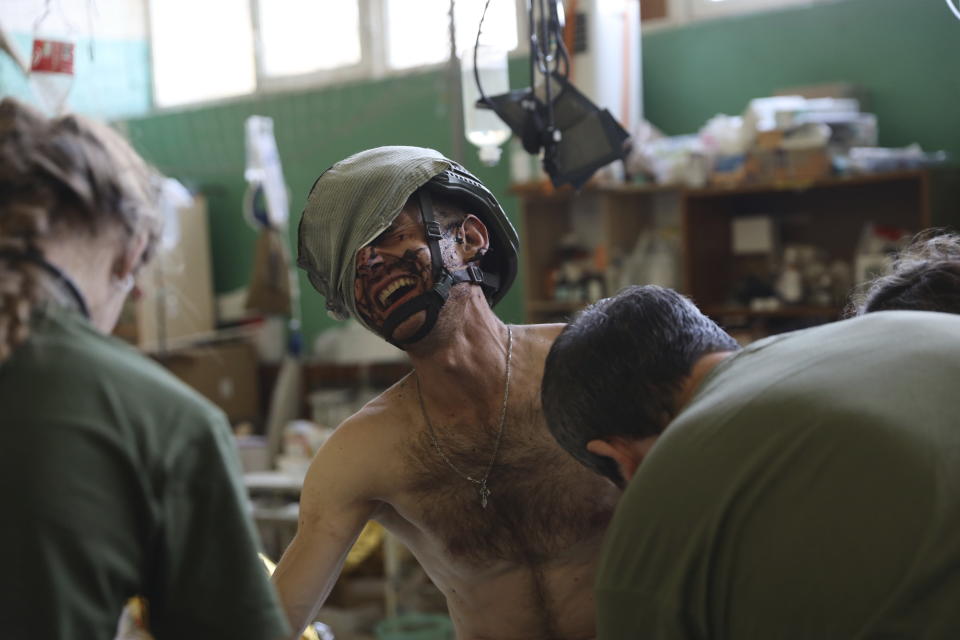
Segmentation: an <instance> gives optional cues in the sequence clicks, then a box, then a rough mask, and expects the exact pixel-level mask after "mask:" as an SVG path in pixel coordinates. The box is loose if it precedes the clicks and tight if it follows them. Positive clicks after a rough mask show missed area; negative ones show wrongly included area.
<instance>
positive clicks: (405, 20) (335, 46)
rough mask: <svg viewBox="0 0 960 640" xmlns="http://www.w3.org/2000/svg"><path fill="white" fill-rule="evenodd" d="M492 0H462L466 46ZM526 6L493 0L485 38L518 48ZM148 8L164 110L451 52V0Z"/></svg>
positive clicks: (175, 1) (226, 2) (187, 3)
mask: <svg viewBox="0 0 960 640" xmlns="http://www.w3.org/2000/svg"><path fill="white" fill-rule="evenodd" d="M0 1H2V0H0ZM485 2H486V0H457V2H456V4H455V7H456V9H455V15H454V17H455V25H456V32H457V50H458V51H463V50H465V49H467V48H469V47H470V46H472V45H473V43H474V41H475V40H476V37H477V27H478V26H479V23H480V15H481V13H482V11H483V7H484V4H485ZM525 6H526V0H490V5H489V8H488V10H487V16H486V19H485V20H484V24H483V32H484V40H485V41H488V42H489V41H492V42H496V43H497V44H499V45H500V46H502V47H503V48H504V49H505V50H507V51H512V50H514V49H516V48H517V45H518V28H517V15H518V11H519V8H520V7H525ZM149 9H150V29H151V50H152V56H153V80H154V101H155V103H156V105H157V106H160V107H170V106H176V105H183V104H187V103H195V102H202V101H208V100H215V99H220V98H227V97H231V96H239V95H244V94H249V93H253V92H255V91H257V90H264V89H271V88H277V87H281V86H291V85H300V86H303V85H304V84H307V83H313V84H320V83H322V82H325V81H326V82H329V81H332V80H343V79H347V78H361V77H364V76H367V77H370V76H375V75H383V74H387V73H392V72H393V73H395V72H398V71H404V70H408V69H412V68H416V67H420V66H425V65H432V64H437V63H441V62H443V61H445V60H446V59H447V58H448V57H449V55H450V43H449V40H450V36H449V33H450V28H449V25H448V20H449V10H450V0H149Z"/></svg>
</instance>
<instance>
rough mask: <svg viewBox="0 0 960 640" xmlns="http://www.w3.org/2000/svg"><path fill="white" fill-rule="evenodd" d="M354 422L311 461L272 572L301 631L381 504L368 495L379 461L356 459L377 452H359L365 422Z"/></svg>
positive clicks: (295, 627) (292, 623) (288, 612)
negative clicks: (291, 528) (289, 534)
mask: <svg viewBox="0 0 960 640" xmlns="http://www.w3.org/2000/svg"><path fill="white" fill-rule="evenodd" d="M350 422H351V420H348V421H347V422H345V423H344V424H343V425H342V426H341V427H340V428H339V429H337V431H336V432H335V433H334V434H333V435H332V436H331V437H330V439H329V440H328V441H327V442H326V443H325V444H324V445H323V447H321V448H320V450H319V451H318V452H317V454H316V456H315V457H314V459H313V461H312V462H311V463H310V470H309V471H308V472H307V476H306V478H305V480H304V484H303V491H302V493H301V496H300V519H299V523H298V525H297V534H296V536H295V537H294V539H293V542H291V543H290V546H289V547H287V549H286V551H284V553H283V557H282V558H281V559H280V563H279V564H278V565H277V570H276V571H275V572H274V574H273V582H274V585H275V586H276V588H277V591H278V593H279V594H280V601H281V603H282V604H283V609H284V611H285V612H286V615H287V620H288V621H289V623H290V626H291V628H292V629H293V630H294V631H295V632H296V634H297V635H298V634H299V633H300V632H301V631H302V630H303V628H304V627H305V626H307V625H308V624H309V623H311V622H312V621H313V620H314V618H315V617H316V615H317V611H318V610H319V609H320V607H321V606H322V605H323V603H324V601H325V600H326V599H327V596H328V595H330V590H331V589H333V585H334V584H335V583H336V581H337V578H338V576H339V575H340V570H341V569H342V568H343V562H344V560H345V559H346V557H347V554H348V553H349V552H350V548H351V547H352V546H353V543H354V542H355V541H356V539H357V536H359V535H360V531H361V530H362V529H363V526H364V525H365V524H366V523H367V521H368V520H369V519H370V517H371V516H372V515H373V512H374V510H375V509H376V506H377V503H376V502H375V501H374V500H372V499H371V497H370V496H371V495H372V492H371V487H372V486H373V477H372V474H373V473H374V470H375V469H376V464H358V462H357V461H358V460H367V461H373V460H375V459H376V457H375V456H371V455H370V454H369V452H366V453H363V454H362V453H361V451H362V450H361V449H360V448H358V447H359V446H361V444H362V443H361V440H363V438H362V436H363V433H362V431H363V426H362V425H361V424H357V423H356V422H355V423H354V425H353V426H352V427H351V426H350ZM357 430H359V431H361V433H357V432H356V431H357ZM358 436H359V437H358ZM369 444H370V443H369V442H367V445H366V447H367V448H369ZM297 635H295V636H293V637H297Z"/></svg>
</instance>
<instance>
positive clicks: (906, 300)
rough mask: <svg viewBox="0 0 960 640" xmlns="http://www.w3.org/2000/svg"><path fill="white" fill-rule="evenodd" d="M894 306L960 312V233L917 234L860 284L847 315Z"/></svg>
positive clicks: (933, 231)
mask: <svg viewBox="0 0 960 640" xmlns="http://www.w3.org/2000/svg"><path fill="white" fill-rule="evenodd" d="M895 310H914V311H940V312H944V313H960V235H957V234H956V233H950V232H947V231H946V230H944V229H927V230H926V231H922V232H920V233H919V234H917V235H916V236H915V237H914V239H913V240H912V241H911V243H910V245H909V246H907V247H906V248H904V249H903V250H902V251H900V252H899V253H898V254H897V255H896V257H895V259H894V261H893V264H892V265H891V266H890V268H889V269H888V271H887V272H886V273H884V274H883V275H881V276H879V277H877V278H876V279H874V280H872V281H870V282H867V283H865V284H864V285H861V286H860V287H859V288H858V290H857V291H856V292H855V293H854V295H853V297H852V301H851V304H850V306H849V307H848V308H847V315H848V316H854V315H863V314H865V313H870V312H871V311H895Z"/></svg>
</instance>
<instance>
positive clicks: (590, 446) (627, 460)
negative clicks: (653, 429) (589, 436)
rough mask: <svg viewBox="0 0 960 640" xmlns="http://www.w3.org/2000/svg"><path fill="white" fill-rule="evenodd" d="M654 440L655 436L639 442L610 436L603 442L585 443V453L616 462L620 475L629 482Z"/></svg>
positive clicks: (592, 441)
mask: <svg viewBox="0 0 960 640" xmlns="http://www.w3.org/2000/svg"><path fill="white" fill-rule="evenodd" d="M656 440H657V436H648V437H646V438H641V439H639V440H634V439H632V438H624V437H622V436H610V437H609V438H606V439H603V440H591V441H590V442H588V443H587V451H589V452H590V453H592V454H594V455H598V456H603V457H604V458H610V459H611V460H613V461H614V462H616V463H617V467H619V469H620V475H621V476H623V479H624V480H625V481H627V482H630V480H631V479H632V478H633V474H635V473H636V472H637V467H639V466H640V463H641V462H643V459H644V458H645V457H646V456H647V453H648V452H649V451H650V448H651V447H652V446H653V443H654V442H656Z"/></svg>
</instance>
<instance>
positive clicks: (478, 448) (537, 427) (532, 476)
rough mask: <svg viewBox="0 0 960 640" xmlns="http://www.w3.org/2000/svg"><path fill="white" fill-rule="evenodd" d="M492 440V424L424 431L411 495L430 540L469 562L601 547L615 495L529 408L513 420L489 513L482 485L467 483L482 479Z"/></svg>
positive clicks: (413, 446)
mask: <svg viewBox="0 0 960 640" xmlns="http://www.w3.org/2000/svg"><path fill="white" fill-rule="evenodd" d="M495 440H496V427H495V426H491V425H476V424H473V425H471V424H455V425H443V426H442V428H441V427H438V428H437V430H436V431H435V432H434V435H431V433H430V431H429V430H427V429H426V428H424V429H422V430H420V431H419V432H418V433H417V434H416V436H415V437H414V438H413V439H412V440H411V441H410V442H409V444H408V445H407V446H406V448H405V450H404V453H403V455H404V458H405V462H406V465H405V466H406V468H407V469H409V470H410V472H409V478H408V485H407V487H406V489H407V490H406V491H405V493H406V494H407V495H408V496H409V497H410V498H411V500H412V502H413V510H414V512H415V513H416V516H417V519H418V520H419V521H420V525H421V526H422V527H423V529H424V530H425V531H426V533H427V534H428V535H430V536H431V537H434V538H436V539H438V541H439V542H440V543H441V544H442V545H443V546H444V548H445V551H446V553H447V554H449V555H450V556H451V557H453V558H456V559H457V560H459V561H461V562H466V563H471V564H483V563H488V562H493V561H506V562H509V563H518V564H526V565H541V564H544V563H547V562H551V561H561V562H562V560H563V558H564V557H565V555H567V554H574V553H576V551H577V550H578V549H579V548H580V547H582V546H583V545H585V544H587V545H589V544H599V536H600V534H601V533H602V532H603V530H604V529H605V528H606V525H607V523H608V521H609V519H610V516H611V514H612V511H613V506H614V498H613V495H612V493H613V491H612V488H611V487H610V486H609V485H608V483H606V482H604V481H602V480H601V479H599V478H598V477H596V476H594V475H593V474H592V473H590V472H589V471H587V470H586V469H584V468H583V467H581V466H580V465H579V464H578V463H577V462H576V461H574V460H573V459H572V458H570V457H569V456H568V454H567V453H566V452H564V451H563V450H562V449H560V448H559V446H558V445H557V444H556V443H555V442H554V440H553V438H552V437H551V436H550V434H549V432H548V431H547V429H546V426H545V424H543V419H542V416H541V415H540V413H539V411H536V410H534V408H533V407H532V406H526V407H520V408H519V409H511V411H510V412H508V415H507V422H506V424H505V428H504V432H503V436H502V442H501V446H500V451H499V452H498V454H497V457H496V460H495V462H494V464H493V466H492V467H490V472H489V474H488V475H487V478H486V488H487V489H488V491H489V494H488V495H487V500H486V506H485V507H484V506H483V495H482V494H481V490H480V487H479V486H478V484H477V483H476V482H473V481H470V480H468V479H467V478H466V477H465V476H470V477H472V478H474V479H475V480H482V479H483V478H484V475H485V473H486V471H487V468H488V466H489V465H490V461H491V458H492V456H493V452H494V445H495Z"/></svg>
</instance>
